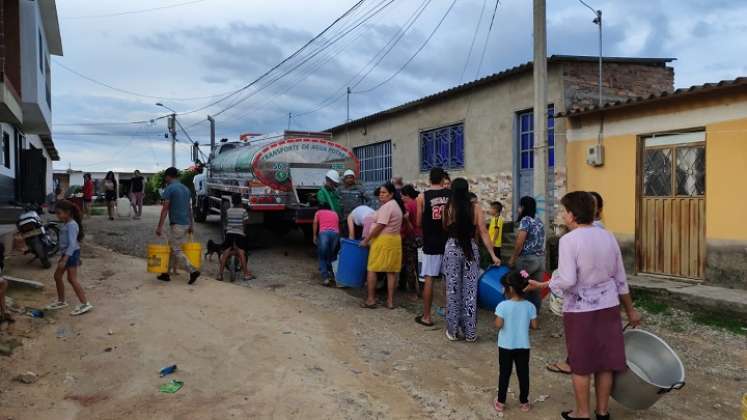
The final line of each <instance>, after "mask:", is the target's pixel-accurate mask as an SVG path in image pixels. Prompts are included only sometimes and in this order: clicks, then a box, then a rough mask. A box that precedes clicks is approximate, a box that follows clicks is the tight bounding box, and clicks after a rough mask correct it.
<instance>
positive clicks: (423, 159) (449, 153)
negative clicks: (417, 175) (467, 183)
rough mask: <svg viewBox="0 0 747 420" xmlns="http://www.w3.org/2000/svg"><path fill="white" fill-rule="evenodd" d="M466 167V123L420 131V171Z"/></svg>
mask: <svg viewBox="0 0 747 420" xmlns="http://www.w3.org/2000/svg"><path fill="white" fill-rule="evenodd" d="M432 168H443V169H462V168H464V123H459V124H454V125H450V126H447V127H441V128H436V129H435V130H428V131H422V132H421V133H420V171H421V172H427V171H430V170H431V169H432Z"/></svg>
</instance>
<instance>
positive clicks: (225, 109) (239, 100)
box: [212, 0, 456, 117]
mask: <svg viewBox="0 0 747 420" xmlns="http://www.w3.org/2000/svg"><path fill="white" fill-rule="evenodd" d="M394 1H395V0H389V1H386V2H385V3H384V5H383V6H381V7H380V8H379V9H377V10H376V11H375V12H374V13H373V14H370V15H369V16H368V17H367V18H366V19H365V20H361V21H360V22H359V23H358V24H356V25H355V26H354V27H352V28H350V29H349V30H347V31H345V32H343V33H342V34H341V35H340V36H338V37H337V38H336V39H334V40H332V41H331V42H330V43H329V44H327V45H324V46H322V47H321V48H319V49H318V50H316V51H315V52H314V53H313V54H311V56H310V57H308V58H306V59H305V60H303V61H302V62H301V63H299V64H297V65H295V66H293V67H292V68H290V69H289V70H287V71H286V72H284V73H283V74H281V75H280V76H278V77H276V78H275V79H273V80H271V81H270V82H269V83H268V84H267V85H265V86H263V87H261V88H259V89H257V90H256V91H254V92H251V93H249V94H248V95H247V96H244V97H243V98H240V99H238V100H237V101H235V102H234V103H232V104H230V105H228V106H226V107H225V108H223V109H222V110H220V111H218V112H216V113H214V114H212V115H213V117H217V116H219V115H221V114H223V113H224V112H226V111H228V110H230V109H232V108H234V107H236V106H237V105H239V104H241V103H243V102H245V101H246V100H248V99H249V98H251V97H252V96H254V95H256V94H257V93H259V92H260V91H262V90H264V89H266V88H267V87H269V86H271V85H272V84H273V83H275V82H276V81H278V80H280V79H282V78H283V77H285V76H287V75H288V74H290V73H291V72H293V71H295V70H296V69H298V68H299V67H300V66H302V65H303V64H305V62H306V61H308V60H309V59H311V58H313V57H315V56H316V55H318V54H319V53H321V52H322V51H324V50H325V49H327V48H328V47H329V46H331V45H333V44H334V43H335V42H337V41H339V40H340V39H341V38H343V37H345V36H346V35H348V34H349V33H350V32H351V31H353V30H355V29H357V28H358V27H359V26H360V25H362V24H363V23H365V22H366V21H367V20H369V19H370V18H371V17H373V16H375V15H377V14H378V13H380V12H381V11H382V10H384V9H385V8H386V7H388V6H389V5H391V4H392V3H393V2H394ZM455 1H456V0H455ZM277 67H279V66H275V68H277ZM270 72H271V71H268V72H266V73H265V75H267V74H269V73H270ZM260 77H263V76H260ZM258 80H259V79H258ZM253 83H254V82H253Z"/></svg>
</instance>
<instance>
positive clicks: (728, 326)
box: [691, 312, 747, 336]
mask: <svg viewBox="0 0 747 420" xmlns="http://www.w3.org/2000/svg"><path fill="white" fill-rule="evenodd" d="M691 318H692V320H693V322H695V323H698V324H701V325H707V326H709V327H714V328H719V329H722V330H727V331H730V332H732V333H734V334H737V335H743V336H747V323H745V322H743V321H740V320H737V319H734V318H732V317H729V316H724V315H718V314H715V313H712V312H695V313H693V314H692V317H691Z"/></svg>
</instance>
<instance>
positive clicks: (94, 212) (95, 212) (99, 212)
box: [91, 207, 106, 216]
mask: <svg viewBox="0 0 747 420" xmlns="http://www.w3.org/2000/svg"><path fill="white" fill-rule="evenodd" d="M105 214H106V207H91V216H103V215H105Z"/></svg>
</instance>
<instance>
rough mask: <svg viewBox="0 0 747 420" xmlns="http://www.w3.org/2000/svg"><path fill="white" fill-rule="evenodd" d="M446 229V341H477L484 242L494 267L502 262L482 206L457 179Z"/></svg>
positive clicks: (446, 211) (445, 217)
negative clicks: (478, 283) (490, 234)
mask: <svg viewBox="0 0 747 420" xmlns="http://www.w3.org/2000/svg"><path fill="white" fill-rule="evenodd" d="M443 226H444V228H445V229H446V231H447V234H448V241H447V242H446V247H445V250H444V258H443V271H444V276H445V277H446V303H447V304H446V329H445V332H446V338H447V339H449V341H456V340H459V339H460V338H462V337H464V339H466V340H467V341H468V342H475V341H477V277H478V275H479V271H480V252H479V249H478V247H477V239H480V240H482V243H483V245H484V246H485V249H486V250H487V252H488V254H489V255H490V258H491V259H492V261H493V264H495V265H499V264H500V263H501V260H499V259H498V257H496V256H495V253H494V252H493V247H492V243H491V242H490V236H488V230H487V228H486V225H485V222H484V219H483V215H482V210H481V209H480V206H479V205H478V204H477V203H475V202H473V201H472V197H471V196H470V192H469V183H468V182H467V180H466V179H464V178H457V179H455V180H454V182H452V184H451V197H450V198H449V202H448V204H446V207H445V208H444V215H443Z"/></svg>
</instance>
